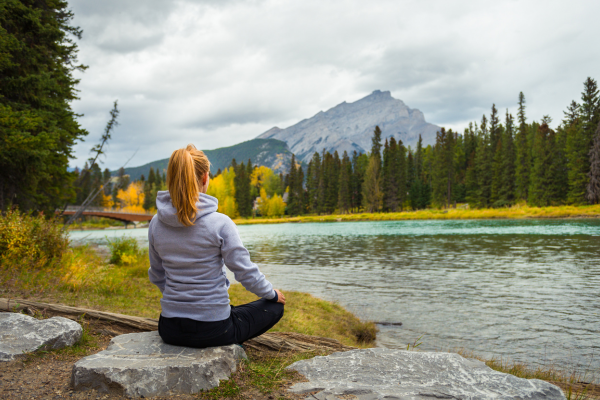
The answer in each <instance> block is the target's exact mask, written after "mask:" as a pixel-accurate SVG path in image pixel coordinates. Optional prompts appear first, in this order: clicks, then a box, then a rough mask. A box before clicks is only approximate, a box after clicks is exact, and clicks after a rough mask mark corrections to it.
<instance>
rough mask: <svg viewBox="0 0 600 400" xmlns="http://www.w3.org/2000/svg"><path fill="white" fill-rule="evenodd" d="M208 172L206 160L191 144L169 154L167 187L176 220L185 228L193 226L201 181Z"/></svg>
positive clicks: (208, 164)
mask: <svg viewBox="0 0 600 400" xmlns="http://www.w3.org/2000/svg"><path fill="white" fill-rule="evenodd" d="M209 170H210V162H209V161H208V158H207V157H206V155H205V154H204V153H203V152H202V151H200V150H197V149H196V147H195V146H194V145H193V144H188V146H187V147H186V148H185V149H179V150H175V151H174V152H173V154H171V158H170V159H169V166H168V167H167V187H168V188H169V193H170V195H171V202H172V203H173V207H175V209H176V210H177V219H178V220H179V222H181V223H182V224H183V225H185V226H192V225H194V221H195V220H196V214H197V212H198V207H196V202H197V201H198V195H199V193H200V189H201V187H202V181H201V179H202V178H203V177H204V175H205V174H206V173H207V172H208V171H209Z"/></svg>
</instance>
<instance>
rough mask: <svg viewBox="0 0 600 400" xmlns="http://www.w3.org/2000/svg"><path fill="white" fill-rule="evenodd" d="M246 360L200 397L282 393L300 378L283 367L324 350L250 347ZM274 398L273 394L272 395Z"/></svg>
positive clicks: (322, 353) (218, 397)
mask: <svg viewBox="0 0 600 400" xmlns="http://www.w3.org/2000/svg"><path fill="white" fill-rule="evenodd" d="M247 353H248V360H243V361H242V362H240V363H239V364H238V369H237V371H236V372H235V373H234V374H233V375H232V376H231V378H230V379H228V380H225V381H221V382H220V383H219V386H217V387H216V388H214V389H211V390H209V391H207V392H203V393H201V395H200V397H201V398H203V399H210V400H217V399H223V398H237V397H241V396H240V395H241V394H244V393H245V394H252V393H253V392H258V393H260V394H263V395H272V394H277V392H280V394H283V393H282V392H283V391H284V390H285V389H286V388H287V387H288V386H289V385H290V384H292V383H294V382H297V381H299V380H300V379H301V376H300V375H299V374H298V373H297V372H295V371H289V370H286V369H285V368H286V367H287V366H289V365H291V364H293V363H295V362H296V361H299V360H306V359H308V358H312V357H314V356H317V355H326V354H327V353H324V352H320V353H317V352H304V353H287V354H268V355H264V354H260V353H258V352H255V351H253V350H249V351H247ZM272 397H273V398H275V396H272Z"/></svg>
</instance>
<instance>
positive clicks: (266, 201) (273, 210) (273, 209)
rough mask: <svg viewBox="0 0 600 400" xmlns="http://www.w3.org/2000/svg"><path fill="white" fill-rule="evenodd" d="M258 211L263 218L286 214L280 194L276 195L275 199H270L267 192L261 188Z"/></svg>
mask: <svg viewBox="0 0 600 400" xmlns="http://www.w3.org/2000/svg"><path fill="white" fill-rule="evenodd" d="M258 211H259V212H260V215H262V216H263V217H280V216H282V215H283V214H284V213H285V202H284V201H283V198H282V197H281V196H279V195H278V194H274V195H273V197H271V198H269V197H268V196H267V191H266V190H265V189H264V188H261V189H260V197H259V199H258Z"/></svg>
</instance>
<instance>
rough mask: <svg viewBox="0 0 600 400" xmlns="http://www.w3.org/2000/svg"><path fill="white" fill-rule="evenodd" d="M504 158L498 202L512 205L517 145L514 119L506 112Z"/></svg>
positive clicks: (503, 142)
mask: <svg viewBox="0 0 600 400" xmlns="http://www.w3.org/2000/svg"><path fill="white" fill-rule="evenodd" d="M501 140H502V150H501V152H502V156H501V164H500V166H499V168H500V176H501V178H500V187H499V188H498V201H500V202H502V204H506V205H508V204H512V202H513V201H514V197H515V143H514V119H513V116H512V115H510V114H509V113H508V110H506V120H505V130H504V132H503V134H502V139H501Z"/></svg>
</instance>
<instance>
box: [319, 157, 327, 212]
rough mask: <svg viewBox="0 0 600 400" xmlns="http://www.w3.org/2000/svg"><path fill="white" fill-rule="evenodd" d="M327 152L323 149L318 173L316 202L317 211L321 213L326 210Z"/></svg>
mask: <svg viewBox="0 0 600 400" xmlns="http://www.w3.org/2000/svg"><path fill="white" fill-rule="evenodd" d="M327 154H329V153H325V150H324V149H323V154H322V155H321V168H320V169H319V170H320V174H319V186H318V187H317V204H318V211H317V212H318V213H319V214H322V213H325V212H327V211H326V209H327V206H326V204H325V199H326V195H327V171H328V166H329V162H328V161H327Z"/></svg>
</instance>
